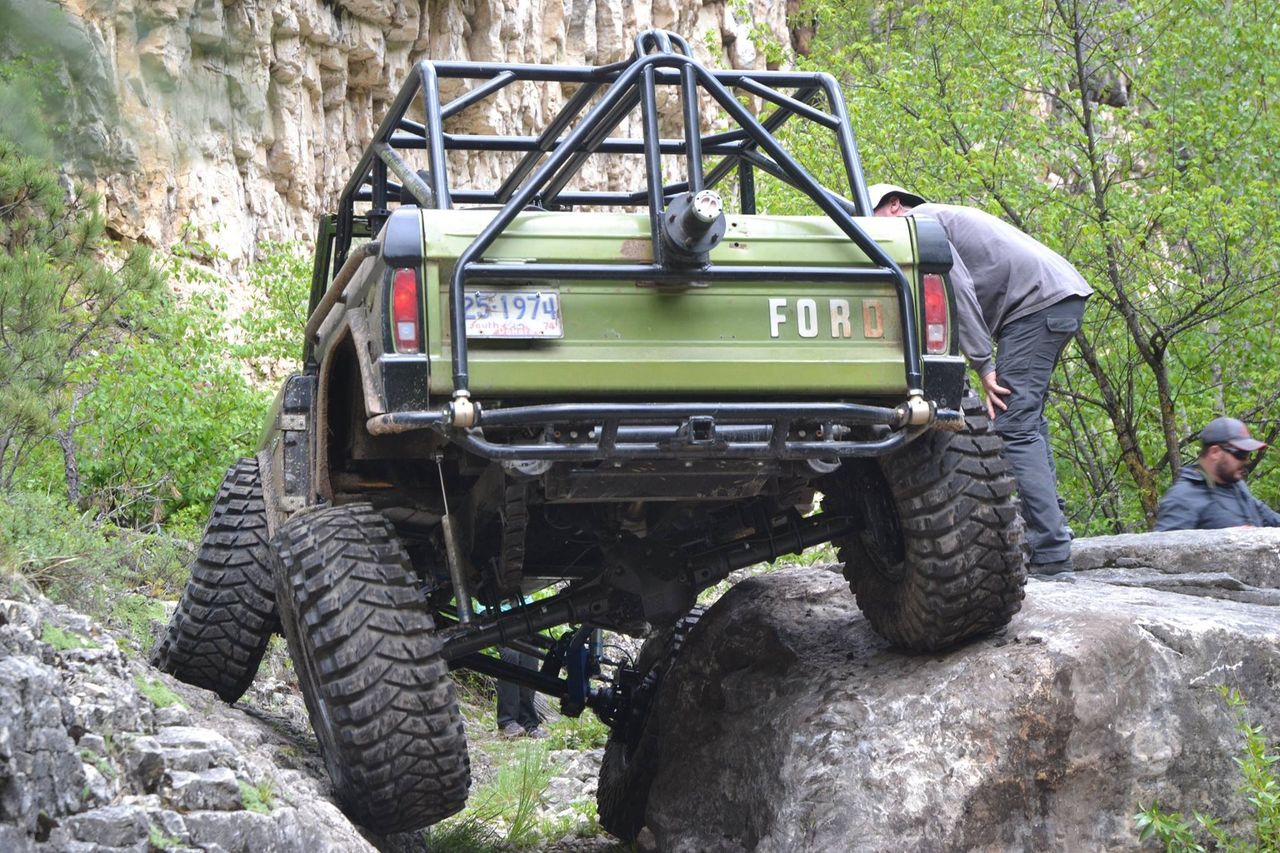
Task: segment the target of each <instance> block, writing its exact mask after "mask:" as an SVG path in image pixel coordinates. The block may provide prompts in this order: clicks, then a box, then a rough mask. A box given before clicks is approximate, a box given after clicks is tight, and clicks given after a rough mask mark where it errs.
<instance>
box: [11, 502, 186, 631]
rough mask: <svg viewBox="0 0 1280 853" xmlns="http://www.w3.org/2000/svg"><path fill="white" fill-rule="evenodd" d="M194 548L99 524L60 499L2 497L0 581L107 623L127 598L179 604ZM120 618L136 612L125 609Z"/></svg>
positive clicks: (162, 536)
mask: <svg viewBox="0 0 1280 853" xmlns="http://www.w3.org/2000/svg"><path fill="white" fill-rule="evenodd" d="M190 558H191V544H190V543H189V542H187V541H185V540H183V539H178V538H174V537H173V536H170V535H168V534H163V533H150V534H149V533H139V532H137V531H134V530H129V529H123V528H115V527H112V526H109V525H102V524H98V523H96V522H95V521H94V519H93V518H92V516H91V515H89V514H87V513H80V512H78V511H76V510H74V509H72V508H71V507H68V506H67V505H66V502H65V501H64V500H63V499H61V498H56V497H52V496H49V495H46V494H35V493H29V492H13V493H10V494H7V495H0V574H12V575H16V576H18V577H20V578H22V579H23V580H24V581H25V582H27V583H30V584H31V585H32V586H34V587H35V588H36V589H37V590H39V591H40V592H42V593H44V594H46V595H48V596H49V597H50V598H53V599H55V600H57V601H60V602H63V603H66V604H69V605H71V606H73V607H76V608H77V609H80V610H83V611H86V612H89V613H92V614H95V615H97V616H99V617H102V618H107V617H108V616H110V615H111V614H112V610H113V608H112V603H113V601H114V600H116V599H117V598H119V597H121V596H122V595H124V594H123V593H122V590H139V589H140V590H146V591H148V592H150V593H151V594H153V595H160V596H164V597H168V598H173V597H175V596H176V595H177V594H178V592H179V591H180V590H181V589H182V584H183V583H185V581H186V575H187V572H186V564H187V562H188V561H189V560H190ZM122 607H123V608H124V610H123V611H122V613H125V612H128V611H131V610H132V609H133V607H134V606H133V605H127V604H126V605H122Z"/></svg>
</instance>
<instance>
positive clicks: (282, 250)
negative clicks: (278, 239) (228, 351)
mask: <svg viewBox="0 0 1280 853" xmlns="http://www.w3.org/2000/svg"><path fill="white" fill-rule="evenodd" d="M259 250H260V251H261V252H262V256H261V258H260V259H259V260H258V262H257V263H255V264H254V265H253V268H252V269H251V270H250V272H249V293H250V298H251V299H252V304H251V306H250V308H249V310H247V311H246V312H245V313H244V315H243V316H242V317H241V318H240V321H239V326H240V336H241V338H242V339H243V341H244V343H243V344H241V345H240V346H239V347H237V348H236V354H237V355H238V356H239V357H240V358H241V359H242V360H243V362H244V363H245V364H246V365H248V366H249V368H250V369H251V370H252V371H253V377H254V380H255V381H256V382H257V383H258V384H260V385H261V384H267V385H276V384H278V383H279V382H280V381H282V380H283V379H284V377H285V376H287V375H289V374H290V373H296V372H297V371H299V370H301V368H302V363H301V358H302V344H301V332H302V327H303V326H305V325H306V322H307V300H308V298H309V296H310V292H311V259H310V258H309V257H308V256H307V253H306V252H305V251H303V248H302V247H301V246H299V245H298V244H296V243H264V244H263V245H261V246H259Z"/></svg>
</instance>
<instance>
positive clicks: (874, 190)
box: [867, 184, 926, 210]
mask: <svg viewBox="0 0 1280 853" xmlns="http://www.w3.org/2000/svg"><path fill="white" fill-rule="evenodd" d="M891 195H896V196H897V197H898V198H900V199H901V200H902V203H903V204H905V205H906V206H907V207H916V206H917V205H921V204H925V203H926V202H925V200H924V199H922V198H921V197H920V196H918V195H916V194H915V193H913V192H907V191H906V190H904V189H903V188H902V187H898V186H894V185H893V184H872V185H871V186H869V187H867V196H868V197H869V198H870V199H871V209H872V210H875V209H876V208H877V207H879V206H880V205H882V204H884V200H885V199H886V198H888V197H889V196H891Z"/></svg>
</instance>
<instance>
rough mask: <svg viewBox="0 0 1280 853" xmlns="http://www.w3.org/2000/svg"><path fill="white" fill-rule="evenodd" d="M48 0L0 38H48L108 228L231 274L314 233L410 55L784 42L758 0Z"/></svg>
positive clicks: (781, 7) (738, 47)
mask: <svg viewBox="0 0 1280 853" xmlns="http://www.w3.org/2000/svg"><path fill="white" fill-rule="evenodd" d="M60 5H61V8H60V9H58V8H55V7H53V6H51V5H50V4H49V0H0V13H7V14H3V16H4V17H11V16H12V20H11V23H16V22H18V21H26V22H28V23H27V27H26V32H27V35H26V36H23V35H21V34H20V33H21V29H20V28H16V27H13V26H11V27H8V28H7V34H4V35H0V48H3V47H4V44H3V41H4V39H8V40H9V42H10V44H9V47H10V49H12V47H13V41H14V40H15V39H20V38H24V37H30V38H36V39H44V40H47V41H48V42H50V43H52V44H54V45H55V46H56V47H57V50H58V53H59V54H60V55H61V56H62V57H63V61H64V62H65V63H66V68H65V69H64V82H65V83H66V85H68V86H69V88H71V89H72V90H73V91H72V95H73V101H74V106H75V112H76V115H75V116H74V117H73V121H72V122H71V126H70V127H68V128H67V129H66V133H67V134H68V135H69V140H70V147H71V148H72V149H73V150H72V152H71V155H72V159H73V160H74V165H75V170H76V171H77V172H78V173H79V174H80V175H81V177H84V178H86V179H88V180H89V182H90V184H91V185H93V186H94V187H95V188H96V189H97V190H98V191H99V192H100V193H101V194H102V195H103V197H104V199H105V202H106V210H107V217H108V223H109V227H110V228H111V229H112V231H114V232H115V233H117V234H118V235H120V236H122V237H125V238H127V239H137V240H142V241H144V242H147V243H150V244H153V245H157V246H168V245H171V244H173V243H174V242H176V241H178V240H179V239H183V238H184V237H188V238H190V237H193V236H198V237H199V238H200V239H201V240H204V241H207V242H208V243H209V244H210V246H211V247H212V249H213V250H214V252H211V253H210V254H222V255H225V256H226V258H227V259H228V262H229V266H230V267H231V269H230V270H228V271H229V272H234V271H235V269H236V268H238V267H239V266H240V264H241V262H242V261H243V260H245V259H247V258H251V257H252V253H253V247H254V246H255V244H256V243H258V242H259V241H262V240H269V239H307V238H308V237H309V235H311V234H312V232H313V230H314V227H315V218H316V214H317V213H319V212H321V211H323V210H324V209H326V208H327V207H329V206H331V205H332V204H333V202H334V199H335V198H336V196H337V193H338V191H339V189H340V188H341V186H342V185H343V183H344V182H345V181H346V178H347V177H348V170H349V169H350V167H351V166H352V164H353V162H354V160H355V159H356V158H357V157H358V156H359V154H360V152H361V150H362V148H363V145H364V144H365V143H366V142H367V141H368V139H369V137H370V135H371V133H372V131H373V129H374V128H375V127H376V124H377V122H378V121H379V119H380V118H381V114H382V111H383V108H384V105H385V104H386V103H387V102H388V101H389V100H390V99H391V98H392V97H393V96H394V93H395V92H396V90H397V89H398V87H399V86H400V84H401V83H402V82H403V80H404V79H405V77H406V75H407V74H408V72H409V69H410V68H411V67H412V64H413V63H414V62H415V61H416V60H418V59H421V58H435V59H451V60H495V61H505V62H530V63H569V64H601V63H607V62H611V61H614V60H617V59H621V58H624V57H625V56H626V55H627V54H629V52H630V51H631V49H632V48H631V43H632V38H633V37H634V36H635V35H636V34H637V33H638V32H640V31H641V30H643V29H646V28H648V27H651V26H656V27H663V28H667V29H670V30H673V31H675V32H678V33H680V34H682V35H683V36H685V37H686V38H687V39H688V40H689V41H690V42H691V43H692V44H693V45H694V47H695V50H696V52H697V53H698V54H699V58H700V59H701V60H703V61H707V62H710V63H711V64H718V65H720V66H723V67H742V68H763V67H765V65H766V62H767V59H766V56H765V54H764V52H763V51H762V50H761V49H760V48H759V46H758V42H759V40H760V39H759V34H760V33H769V34H772V39H773V40H775V41H776V43H778V44H780V45H785V46H787V49H788V50H790V49H791V48H790V45H791V37H790V35H789V33H788V29H787V11H788V6H789V5H790V4H788V3H784V2H770V0H735V2H732V3H725V2H705V3H704V2H700V0H694V2H685V3H677V2H676V0H639V2H636V3H628V2H622V0H567V2H564V3H559V2H538V0H502V1H501V2H498V0H279V1H278V2H275V0H269V2H254V0H60ZM32 21H39V22H40V23H38V24H32V23H31V22H32ZM753 33H755V34H757V37H756V38H755V39H753ZM712 51H714V52H715V53H716V54H717V55H714V56H712V55H711V53H712ZM0 53H3V50H0ZM775 58H776V52H775ZM556 106H557V105H556V104H554V103H535V104H531V103H517V102H514V99H512V98H508V99H499V101H498V102H497V104H496V105H495V108H494V112H493V114H492V115H491V116H489V117H488V118H489V119H490V120H491V121H492V124H493V126H494V127H496V128H499V129H504V130H506V129H512V130H515V129H521V128H524V129H527V128H528V126H529V125H530V123H531V122H535V123H536V119H538V118H539V117H540V116H539V115H538V114H539V113H543V114H545V112H546V111H548V110H551V109H554V108H555V107H556Z"/></svg>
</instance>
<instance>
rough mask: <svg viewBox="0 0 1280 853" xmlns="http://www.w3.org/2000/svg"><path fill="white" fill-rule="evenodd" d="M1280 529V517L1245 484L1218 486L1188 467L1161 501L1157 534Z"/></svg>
mask: <svg viewBox="0 0 1280 853" xmlns="http://www.w3.org/2000/svg"><path fill="white" fill-rule="evenodd" d="M1245 524H1249V525H1252V526H1254V527H1280V514H1277V513H1276V512H1275V511H1274V510H1272V509H1271V507H1269V506H1267V505H1266V504H1264V503H1263V502H1262V501H1260V500H1258V499H1257V498H1255V497H1254V496H1253V494H1252V493H1251V492H1250V491H1249V487H1248V486H1246V485H1245V484H1244V481H1243V480H1241V481H1240V482H1238V483H1222V484H1218V485H1214V484H1212V483H1210V482H1209V481H1208V479H1207V478H1206V477H1205V474H1204V469H1202V468H1201V467H1200V466H1199V465H1188V466H1186V467H1185V468H1183V469H1182V473H1181V474H1179V475H1178V481H1177V482H1176V483H1174V484H1173V486H1172V487H1170V489H1169V491H1167V492H1165V493H1164V497H1163V498H1161V499H1160V512H1159V515H1157V516H1156V530H1216V529H1218V528H1221V527H1240V526H1241V525H1245Z"/></svg>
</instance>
